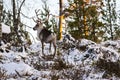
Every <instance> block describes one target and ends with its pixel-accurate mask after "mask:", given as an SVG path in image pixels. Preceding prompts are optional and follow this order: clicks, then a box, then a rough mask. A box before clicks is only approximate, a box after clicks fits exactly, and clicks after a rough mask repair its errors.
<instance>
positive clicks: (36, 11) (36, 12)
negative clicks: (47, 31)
mask: <svg viewBox="0 0 120 80" xmlns="http://www.w3.org/2000/svg"><path fill="white" fill-rule="evenodd" d="M39 11H40V9H38V10H37V9H36V10H35V14H36V17H37V20H35V19H34V18H32V19H33V21H34V22H38V21H40V22H42V23H44V22H46V21H48V19H49V16H50V14H49V12H48V14H47V17H46V19H45V20H43V21H42V20H41V19H40V18H39V17H38V16H39V15H41V14H40V13H39Z"/></svg>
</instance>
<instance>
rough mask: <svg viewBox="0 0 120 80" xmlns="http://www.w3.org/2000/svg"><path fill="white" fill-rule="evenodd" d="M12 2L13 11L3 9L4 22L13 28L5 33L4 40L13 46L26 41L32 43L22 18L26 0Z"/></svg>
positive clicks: (13, 0) (12, 0)
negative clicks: (8, 32)
mask: <svg viewBox="0 0 120 80" xmlns="http://www.w3.org/2000/svg"><path fill="white" fill-rule="evenodd" d="M11 2H12V11H10V10H9V11H7V10H5V9H4V10H3V16H2V22H3V23H5V24H6V25H8V26H10V28H11V33H10V34H7V35H6V34H4V36H3V37H4V40H6V42H10V43H11V44H12V45H13V46H23V45H24V44H25V43H29V44H30V43H31V41H30V36H29V34H28V32H27V31H26V30H25V25H24V24H23V23H22V22H21V19H20V18H21V16H20V15H21V9H22V6H23V4H24V3H25V0H23V1H21V0H17V1H16V0H11ZM6 36H7V37H6Z"/></svg>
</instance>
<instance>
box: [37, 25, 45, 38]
mask: <svg viewBox="0 0 120 80" xmlns="http://www.w3.org/2000/svg"><path fill="white" fill-rule="evenodd" d="M43 28H44V27H40V28H38V30H37V36H39V34H40V32H41V31H42V29H43Z"/></svg>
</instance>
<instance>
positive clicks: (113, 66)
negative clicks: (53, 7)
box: [0, 35, 120, 80]
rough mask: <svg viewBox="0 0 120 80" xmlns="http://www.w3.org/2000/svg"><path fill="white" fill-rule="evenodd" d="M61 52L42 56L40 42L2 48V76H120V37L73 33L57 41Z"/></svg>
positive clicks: (107, 79)
mask: <svg viewBox="0 0 120 80" xmlns="http://www.w3.org/2000/svg"><path fill="white" fill-rule="evenodd" d="M57 45H58V46H57V54H56V56H55V57H54V59H47V57H48V58H49V55H50V54H51V53H49V51H48V50H49V45H48V44H45V46H46V47H45V53H46V59H43V58H42V56H43V55H42V53H41V45H40V43H39V42H38V43H35V44H32V45H31V46H29V47H28V49H27V51H23V52H18V51H13V50H12V49H11V50H9V52H6V51H5V47H3V46H1V48H2V49H3V50H4V51H2V52H0V80H120V78H119V77H120V67H119V66H120V62H119V61H120V57H119V56H120V54H119V53H120V40H116V41H105V42H101V43H100V44H97V43H95V42H93V41H90V40H86V39H81V40H75V39H73V38H72V37H70V36H69V35H67V36H65V37H64V39H63V41H59V42H58V43H57ZM48 53H49V54H48Z"/></svg>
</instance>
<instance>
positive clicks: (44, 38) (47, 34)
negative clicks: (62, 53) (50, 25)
mask: <svg viewBox="0 0 120 80" xmlns="http://www.w3.org/2000/svg"><path fill="white" fill-rule="evenodd" d="M33 30H37V36H38V38H39V40H40V41H41V43H42V53H43V54H44V43H50V47H49V51H51V43H52V44H53V46H54V56H55V54H56V34H55V33H52V32H51V31H49V30H48V29H46V28H45V27H43V25H42V22H41V21H37V24H36V26H35V27H34V28H33Z"/></svg>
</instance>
